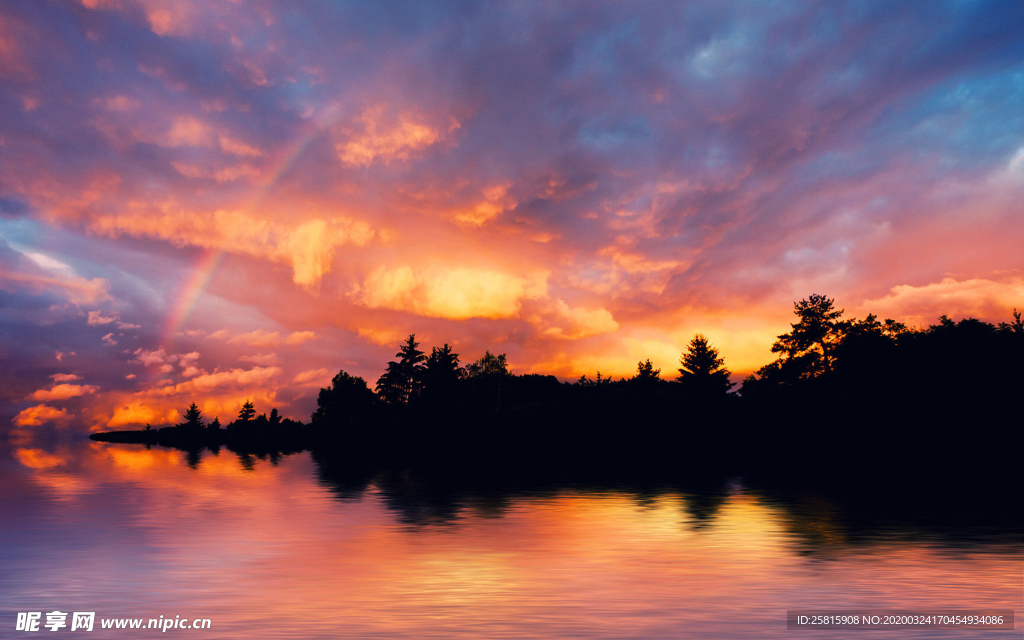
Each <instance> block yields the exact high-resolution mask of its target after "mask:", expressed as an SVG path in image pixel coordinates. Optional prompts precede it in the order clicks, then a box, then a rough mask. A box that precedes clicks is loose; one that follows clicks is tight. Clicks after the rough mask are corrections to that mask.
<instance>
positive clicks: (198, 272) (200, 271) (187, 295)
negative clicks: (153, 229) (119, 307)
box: [161, 126, 323, 350]
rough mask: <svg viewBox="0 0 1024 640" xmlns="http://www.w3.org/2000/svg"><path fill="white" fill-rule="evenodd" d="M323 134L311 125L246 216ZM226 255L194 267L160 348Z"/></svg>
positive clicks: (216, 251) (211, 252) (214, 251)
mask: <svg viewBox="0 0 1024 640" xmlns="http://www.w3.org/2000/svg"><path fill="white" fill-rule="evenodd" d="M322 132H323V127H322V126H310V127H309V128H308V129H307V130H306V132H305V133H304V134H303V135H301V136H299V137H298V138H297V139H296V141H295V143H294V144H292V145H291V147H290V148H289V149H288V150H287V151H286V152H285V153H284V154H282V155H281V156H280V159H279V160H278V162H277V164H276V166H275V167H274V168H273V170H271V172H270V174H269V175H270V179H269V180H267V181H266V182H264V183H263V184H261V185H260V186H259V187H258V188H257V189H255V190H254V192H253V194H252V196H251V197H250V198H249V200H248V201H247V202H246V203H245V205H244V206H243V207H242V212H243V213H251V212H253V211H254V210H256V208H257V207H259V205H260V204H262V203H263V201H264V200H266V198H267V196H268V195H270V192H271V191H273V190H274V188H275V187H277V185H278V183H279V182H280V181H281V178H282V177H283V176H284V175H285V174H286V173H288V171H289V170H291V168H292V167H293V166H294V165H295V163H296V162H297V161H298V159H299V158H300V157H301V156H302V154H303V153H305V151H306V149H307V148H308V147H309V145H310V144H311V143H312V142H313V140H315V139H316V138H317V136H319V135H320V133H322ZM225 253H227V252H226V251H225V250H224V249H223V248H222V247H213V248H210V249H208V250H207V251H206V252H205V253H203V255H202V256H200V258H199V260H197V261H196V264H195V266H194V267H193V268H192V273H191V274H190V275H189V277H188V278H187V279H186V280H185V283H184V284H183V285H182V287H181V289H179V291H178V295H177V296H176V297H175V299H174V303H173V304H172V305H171V308H170V311H169V312H168V314H167V321H166V322H165V323H164V331H163V335H162V339H161V346H163V347H164V348H166V349H168V350H170V349H172V345H173V342H174V339H175V338H176V337H177V336H178V335H179V334H180V333H181V332H182V331H183V330H184V327H185V323H186V322H187V321H188V319H189V317H190V316H191V315H192V312H193V311H194V310H195V306H196V303H197V302H198V300H199V297H200V295H202V293H203V291H205V290H206V287H207V286H209V284H210V282H211V281H212V280H213V278H214V276H215V275H216V273H217V269H218V268H219V267H220V265H221V262H223V258H224V254H225Z"/></svg>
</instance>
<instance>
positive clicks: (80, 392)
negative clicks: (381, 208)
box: [29, 384, 99, 400]
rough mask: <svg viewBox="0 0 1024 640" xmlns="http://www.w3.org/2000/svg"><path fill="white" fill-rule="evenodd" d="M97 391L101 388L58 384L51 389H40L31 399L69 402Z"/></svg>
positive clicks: (87, 385)
mask: <svg viewBox="0 0 1024 640" xmlns="http://www.w3.org/2000/svg"><path fill="white" fill-rule="evenodd" d="M97 389H99V387H97V386H93V385H89V384H86V385H77V384H58V385H54V386H53V387H51V388H49V389H39V390H38V391H35V392H34V393H32V395H30V396H29V398H31V399H32V400H67V399H68V398H77V397H78V396H84V395H87V394H91V393H96V390H97Z"/></svg>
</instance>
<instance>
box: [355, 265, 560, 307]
mask: <svg viewBox="0 0 1024 640" xmlns="http://www.w3.org/2000/svg"><path fill="white" fill-rule="evenodd" d="M547 277H548V274H546V273H535V274H533V275H531V276H529V277H522V276H514V275H509V274H505V273H501V272H497V271H485V270H477V269H446V270H426V271H423V272H420V273H417V272H415V271H414V270H413V269H412V267H408V266H403V267H397V268H394V269H387V268H385V267H379V268H378V269H376V270H375V271H373V272H371V273H370V274H369V275H368V276H367V277H366V278H365V279H364V280H363V283H362V285H361V286H360V287H358V288H357V289H356V290H355V291H353V292H352V293H351V297H352V298H353V299H354V300H355V301H356V302H358V303H359V304H361V305H363V306H366V307H369V308H371V309H393V310H400V311H409V312H412V313H415V314H418V315H423V316H431V317H438V318H449V319H464V318H476V317H480V318H507V317H509V316H513V315H516V314H517V313H519V309H520V308H521V306H522V302H523V300H536V299H538V298H541V297H544V296H545V295H547Z"/></svg>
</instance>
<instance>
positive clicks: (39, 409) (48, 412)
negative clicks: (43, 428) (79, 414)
mask: <svg viewBox="0 0 1024 640" xmlns="http://www.w3.org/2000/svg"><path fill="white" fill-rule="evenodd" d="M72 417H74V414H72V413H68V411H67V409H60V410H57V409H54V408H53V407H51V406H48V405H45V404H38V405H36V406H34V407H29V408H28V409H25V410H24V411H22V412H20V413H19V414H18V415H16V416H14V420H13V421H12V422H14V424H16V425H18V426H19V427H38V426H40V425H43V424H46V423H47V422H57V423H61V422H66V421H68V420H70V419H71V418H72Z"/></svg>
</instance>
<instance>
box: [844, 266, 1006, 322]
mask: <svg viewBox="0 0 1024 640" xmlns="http://www.w3.org/2000/svg"><path fill="white" fill-rule="evenodd" d="M1014 308H1017V309H1018V310H1024V278H1020V277H1017V278H1007V279H1003V280H988V279H984V278H972V279H969V280H963V281H958V280H955V279H953V278H943V279H942V280H941V281H939V282H933V283H930V284H926V285H922V286H918V287H915V286H912V285H907V284H905V285H898V286H895V287H892V288H891V289H890V290H889V293H888V294H887V295H886V296H884V297H881V298H875V299H873V300H865V301H864V302H863V303H861V304H860V310H862V312H863V314H864V315H866V314H868V313H874V314H875V315H877V316H880V317H883V318H893V319H894V320H899V321H902V322H905V323H907V324H910V325H911V326H917V325H923V326H927V325H930V324H934V323H936V322H937V321H938V317H939V316H940V315H943V314H945V315H948V316H950V317H953V318H964V317H980V318H986V319H988V320H990V321H993V322H999V321H1004V322H1005V321H1009V320H1011V319H1012V318H1011V311H1012V310H1013V309H1014Z"/></svg>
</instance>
